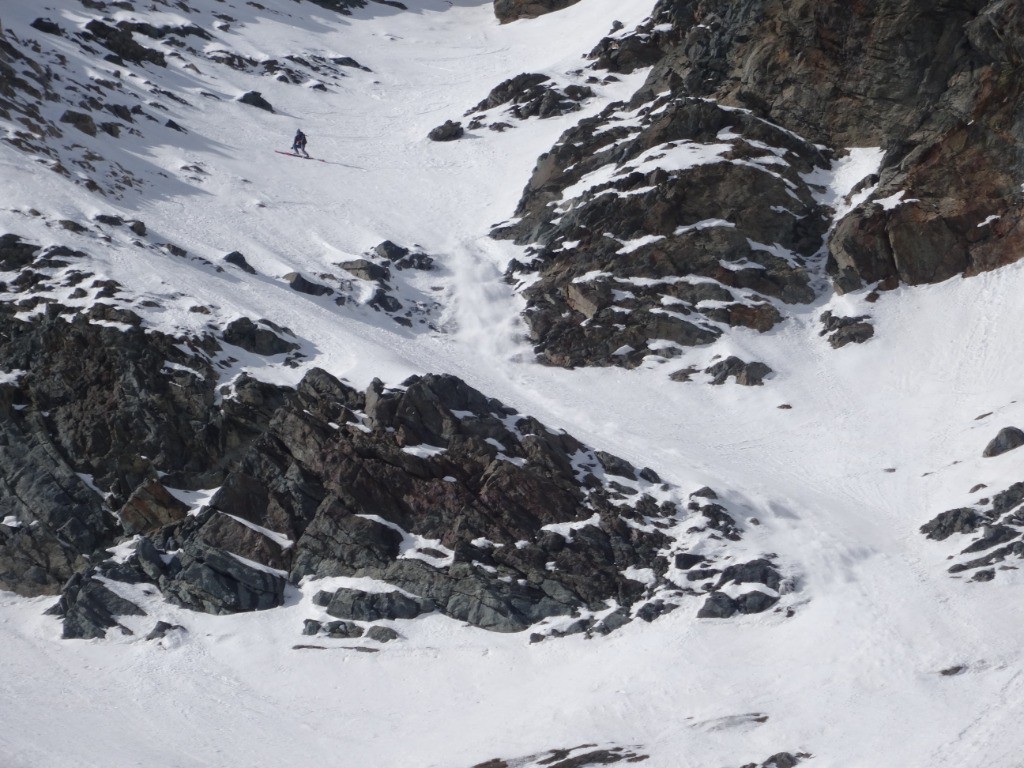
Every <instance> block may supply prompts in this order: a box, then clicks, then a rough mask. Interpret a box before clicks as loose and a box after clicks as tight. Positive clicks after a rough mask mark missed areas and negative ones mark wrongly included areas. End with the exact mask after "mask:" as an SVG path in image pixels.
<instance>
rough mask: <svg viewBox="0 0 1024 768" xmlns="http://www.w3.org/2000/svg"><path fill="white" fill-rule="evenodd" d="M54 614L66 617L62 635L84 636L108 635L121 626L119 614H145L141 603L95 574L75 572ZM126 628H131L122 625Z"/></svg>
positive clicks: (78, 637)
mask: <svg viewBox="0 0 1024 768" xmlns="http://www.w3.org/2000/svg"><path fill="white" fill-rule="evenodd" d="M51 612H52V613H55V614H57V615H60V616H62V617H63V618H64V625H63V632H62V635H61V636H62V637H64V638H65V639H83V640H88V639H91V638H102V637H106V634H107V630H108V629H110V628H112V627H117V626H120V624H119V623H118V621H117V619H116V618H115V617H116V616H145V615H146V613H145V611H143V610H142V609H141V608H139V606H137V605H135V603H132V602H130V601H128V600H125V599H124V598H122V597H119V596H118V595H116V594H115V593H114V592H112V591H111V590H110V589H108V588H107V587H106V586H104V585H103V583H102V582H100V581H98V580H97V579H95V578H93V577H92V575H83V574H80V573H79V574H75V576H74V577H72V579H71V580H70V581H69V582H68V584H67V585H66V586H65V588H64V592H63V594H62V595H61V599H60V601H59V602H58V603H57V605H56V606H54V608H52V609H51ZM122 630H123V631H125V632H127V631H128V630H126V629H124V628H123V627H122Z"/></svg>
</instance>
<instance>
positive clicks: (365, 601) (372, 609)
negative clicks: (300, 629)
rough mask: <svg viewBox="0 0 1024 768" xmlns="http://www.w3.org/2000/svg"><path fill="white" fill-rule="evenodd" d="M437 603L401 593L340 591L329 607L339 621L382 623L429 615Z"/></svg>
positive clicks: (331, 613) (328, 609) (330, 612)
mask: <svg viewBox="0 0 1024 768" xmlns="http://www.w3.org/2000/svg"><path fill="white" fill-rule="evenodd" d="M433 610H434V604H433V603H432V602H431V601H429V600H424V599H422V598H415V597H409V596H407V595H404V594H402V593H401V592H361V591H359V590H356V589H339V590H337V591H336V592H335V593H334V595H333V596H332V597H331V601H330V603H329V604H328V605H327V613H328V614H330V615H331V616H335V617H336V618H339V619H350V620H353V621H380V620H382V619H414V618H416V617H417V616H419V615H420V614H422V613H430V612H431V611H433Z"/></svg>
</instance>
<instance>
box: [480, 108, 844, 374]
mask: <svg viewBox="0 0 1024 768" xmlns="http://www.w3.org/2000/svg"><path fill="white" fill-rule="evenodd" d="M627 117H628V118H629V123H628V124H623V125H617V123H626V120H627ZM825 165H827V159H826V157H825V156H824V155H823V154H822V153H821V152H820V151H819V150H818V149H817V148H815V147H813V146H811V145H809V144H806V143H804V142H802V141H801V140H799V139H798V138H796V137H795V136H793V135H792V134H791V133H789V132H786V131H782V130H779V129H777V128H775V127H773V126H771V125H770V124H768V123H766V122H764V121H762V120H758V119H755V118H752V117H751V116H750V115H749V114H748V113H746V112H740V111H735V110H733V111H730V110H725V109H722V108H721V107H719V106H717V105H715V104H712V103H710V102H707V101H702V100H698V99H689V98H685V97H676V96H671V95H669V96H659V97H656V98H654V99H653V100H652V101H650V102H643V101H636V100H635V101H634V102H633V103H632V104H629V105H624V104H618V105H612V106H611V107H609V108H608V109H607V110H605V112H604V113H602V115H600V116H599V117H596V118H590V119H587V120H583V121H582V122H581V123H580V125H579V126H578V127H577V128H574V129H571V130H570V131H568V132H567V133H566V134H565V135H564V136H563V137H562V138H561V139H560V140H559V143H558V144H557V145H556V146H555V147H554V148H553V149H552V150H551V152H549V153H548V154H547V155H544V156H542V158H541V160H540V162H539V163H538V165H537V167H536V169H535V171H534V174H533V178H532V179H531V180H530V182H529V184H528V185H527V187H526V190H525V191H524V194H523V198H522V200H521V201H520V203H519V207H518V209H517V211H516V216H517V219H516V222H515V223H514V224H512V225H509V226H502V227H499V228H498V229H496V230H495V231H494V232H493V234H494V235H495V236H496V237H501V238H511V239H514V240H515V241H516V242H517V243H521V244H526V245H530V246H531V248H530V251H529V252H530V253H531V255H532V260H531V261H530V262H528V263H519V262H513V263H512V264H511V265H510V267H509V270H508V277H509V279H510V280H511V281H513V282H519V281H526V282H528V283H529V287H527V288H525V289H524V290H523V295H524V296H525V297H526V299H527V311H526V315H525V318H526V320H527V322H528V324H529V326H530V330H531V335H532V337H533V339H534V340H535V342H536V348H537V351H538V352H539V353H540V354H541V355H542V357H543V358H544V359H545V360H546V361H547V362H550V363H554V364H556V365H564V366H577V365H610V364H616V365H624V366H627V367H629V366H632V365H636V364H638V363H639V362H640V361H641V360H643V359H644V358H645V357H646V356H649V355H655V356H661V357H672V356H674V355H677V354H679V353H680V351H681V350H682V348H685V347H688V346H694V345H700V344H707V343H709V342H711V341H714V340H715V339H716V338H718V337H719V335H720V334H721V332H722V331H721V328H720V325H719V324H726V325H732V326H742V327H748V328H753V329H755V330H758V331H762V332H763V331H767V330H769V329H771V328H772V327H774V326H775V325H776V324H777V323H778V322H779V321H780V320H781V319H782V316H781V314H780V312H779V311H778V309H777V308H776V307H775V306H774V305H773V304H772V303H771V302H769V301H767V300H766V299H765V297H766V296H767V297H772V298H774V299H777V300H779V301H781V302H783V303H802V302H808V301H810V300H811V299H812V298H813V296H814V291H813V290H812V288H811V286H810V280H809V276H808V272H807V267H808V264H809V259H812V258H813V257H814V255H815V254H817V253H818V252H819V251H820V248H821V244H822V238H823V236H824V234H825V231H826V225H827V222H826V217H825V211H824V209H823V208H822V207H821V206H820V205H819V204H818V202H817V201H816V198H815V195H814V193H813V190H812V189H811V188H810V187H809V185H808V183H807V181H806V180H805V176H807V174H810V173H811V172H812V171H813V170H814V169H815V168H820V167H823V166H825ZM708 189H713V190H715V194H714V195H708V194H706V193H701V194H695V193H694V190H708ZM538 278H539V279H538ZM524 284H525V283H524Z"/></svg>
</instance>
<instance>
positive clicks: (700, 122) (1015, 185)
mask: <svg viewBox="0 0 1024 768" xmlns="http://www.w3.org/2000/svg"><path fill="white" fill-rule="evenodd" d="M922 19H927V23H922V21H921V20H922ZM1021 39H1024V13H1022V12H1021V11H1020V9H1019V8H1018V6H1017V5H1016V4H1013V3H1010V2H1005V0H972V1H971V2H969V3H966V4H964V3H949V2H943V3H939V4H938V5H937V6H936V5H935V4H934V3H927V2H924V0H883V1H882V2H878V3H869V4H854V5H846V6H842V7H839V6H836V7H834V8H833V7H829V8H822V7H820V4H815V3H813V2H811V0H800V2H796V3H789V2H781V0H767V2H741V3H733V4H729V5H728V6H723V5H722V4H721V3H715V2H709V1H708V0H682V1H677V0H672V1H670V0H663V1H662V2H660V3H659V4H658V5H657V6H656V8H655V10H654V13H653V14H652V16H651V18H650V19H649V20H647V21H646V22H644V23H643V24H641V25H640V26H639V27H638V28H637V29H635V30H624V29H622V28H621V25H619V26H617V27H616V28H613V30H612V31H611V33H610V34H609V35H608V36H607V37H606V38H605V39H604V40H602V41H601V42H600V43H599V44H598V45H597V46H596V47H595V48H594V50H593V51H592V52H591V55H590V58H591V59H592V61H593V63H592V65H591V67H592V68H593V69H596V70H607V71H610V72H616V73H617V72H631V71H634V70H635V69H637V68H639V67H643V66H651V65H653V68H652V70H651V73H650V75H649V77H648V78H647V81H646V83H645V84H644V86H643V88H641V90H640V91H639V92H638V93H637V94H636V95H635V96H634V98H633V99H632V100H631V102H630V103H629V104H628V105H616V106H613V107H611V108H609V109H608V110H606V111H605V113H603V114H602V115H601V116H599V117H597V118H592V119H590V120H585V121H583V122H582V123H581V124H580V126H579V127H578V128H576V129H573V130H571V131H569V132H567V133H566V134H565V135H564V136H563V137H562V138H561V139H560V140H559V142H558V144H556V146H555V147H554V148H553V149H552V150H551V151H550V152H549V153H547V154H546V155H544V156H542V158H541V159H540V162H539V163H538V165H537V167H536V169H535V172H534V174H533V178H532V179H531V180H530V183H529V184H528V186H527V188H526V190H525V191H524V194H523V197H522V200H521V202H520V205H519V207H518V209H517V211H516V218H515V219H514V220H513V223H512V224H510V225H506V226H501V227H499V228H498V229H497V230H496V231H495V233H494V234H495V235H496V236H498V237H509V238H512V239H514V240H515V241H516V242H518V243H521V244H524V245H528V246H530V249H529V250H528V252H527V255H528V257H529V258H528V259H523V260H520V261H514V262H512V264H511V265H510V267H509V279H510V280H511V281H512V282H513V283H516V284H519V285H521V286H522V292H523V294H524V296H525V297H526V300H527V310H526V313H525V319H526V321H527V323H528V325H529V327H530V330H531V336H532V339H533V341H534V342H535V344H536V349H537V351H538V353H539V354H540V355H541V358H542V359H543V360H545V361H546V362H550V363H553V364H557V365H563V366H577V365H609V364H615V365H623V366H627V367H629V366H634V365H637V364H639V363H640V362H641V361H642V360H644V359H645V358H646V357H650V356H655V357H656V356H674V355H678V354H681V351H680V348H684V347H687V346H693V345H701V344H707V343H709V342H711V341H713V340H714V339H716V338H717V337H718V336H719V335H720V333H721V332H722V329H723V327H724V326H745V327H752V328H756V329H757V330H760V331H764V330H766V329H768V328H771V327H772V326H773V325H775V324H777V323H778V322H780V321H781V320H782V319H783V318H784V316H785V305H786V304H787V303H795V302H801V303H805V302H808V301H810V297H811V296H812V295H813V292H814V291H813V289H812V288H811V284H812V283H811V281H809V280H808V279H807V272H808V271H810V272H811V273H812V274H814V273H817V272H818V271H820V269H821V260H820V254H821V253H822V250H821V249H822V238H823V237H824V236H825V235H826V230H827V223H826V219H827V218H828V217H829V216H830V215H831V211H830V210H828V206H834V205H838V204H842V203H843V201H828V200H827V199H826V198H824V197H823V196H822V195H821V194H820V192H821V190H820V189H818V188H816V187H815V182H814V178H815V177H814V175H813V174H811V171H813V170H814V169H819V170H826V169H828V168H829V167H830V165H831V163H832V162H833V159H834V157H835V156H838V155H839V154H840V153H841V152H842V151H843V149H844V148H846V147H850V146H855V147H863V146H881V147H884V148H885V150H886V152H885V155H884V159H883V161H882V167H881V168H880V170H879V173H878V174H877V175H875V176H874V177H872V178H871V179H870V180H869V181H868V183H869V184H870V186H867V187H863V188H862V189H861V191H862V192H863V194H862V196H861V199H863V202H861V203H860V204H859V205H857V206H856V207H854V208H853V209H852V210H851V211H850V212H849V213H847V214H846V215H845V216H844V217H843V218H842V219H841V220H840V221H838V222H837V223H836V224H835V226H834V227H833V228H832V229H831V231H829V232H828V240H827V244H826V249H825V253H826V254H827V263H826V264H825V267H826V270H827V273H828V274H829V275H830V276H831V278H832V281H833V284H834V286H835V288H836V289H837V290H838V291H839V292H846V291H850V290H854V289H856V288H859V287H861V286H865V285H876V286H879V287H881V288H892V287H894V286H895V285H897V284H898V283H899V282H901V281H902V282H905V283H911V284H917V283H925V282H937V281H941V280H944V279H946V278H948V277H951V276H953V275H957V274H966V275H970V274H974V273H976V272H979V271H982V270H986V269H992V268H995V267H998V266H1000V265H1003V264H1007V263H1010V262H1011V261H1014V260H1016V259H1017V258H1018V257H1019V254H1020V253H1024V247H1022V246H1024V224H1022V213H1021V210H1022V209H1021V206H1022V204H1024V193H1022V192H1021V189H1020V184H1019V180H1020V178H1021V177H1024V132H1022V131H1021V130H1020V119H1019V114H1018V111H1019V110H1018V109H1017V106H1016V105H1017V104H1019V103H1020V101H1021V96H1022V93H1021V88H1022V87H1024V86H1021V85H1020V84H1021V83H1022V82H1024V78H1022V77H1021V75H1022V74H1024V72H1022V67H1024V64H1022V57H1021V55H1020V51H1019V50H1018V49H1019V47H1020V45H1019V42H1017V41H1019V40H1021ZM829 148H833V149H832V150H830V149H829ZM833 153H834V154H833ZM818 178H819V179H824V178H825V176H824V175H821V174H819V176H818ZM695 190H700V192H699V193H695ZM851 204H852V203H851ZM729 272H731V273H732V274H729ZM872 333H873V329H872V328H871V326H870V324H869V323H864V322H860V321H859V320H858V321H857V322H853V323H850V324H848V325H842V326H838V327H836V328H834V329H831V330H830V331H829V341H830V343H832V344H833V346H835V347H841V346H844V345H846V344H849V343H861V342H863V341H865V340H867V339H868V338H870V337H871V335H872Z"/></svg>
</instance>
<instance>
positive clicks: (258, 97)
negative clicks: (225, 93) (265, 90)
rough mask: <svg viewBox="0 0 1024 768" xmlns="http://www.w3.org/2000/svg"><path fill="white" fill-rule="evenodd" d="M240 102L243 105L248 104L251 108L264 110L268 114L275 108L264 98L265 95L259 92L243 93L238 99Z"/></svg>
mask: <svg viewBox="0 0 1024 768" xmlns="http://www.w3.org/2000/svg"><path fill="white" fill-rule="evenodd" d="M238 100H239V101H240V102H241V103H242V104H248V105H249V106H250V107H257V108H258V109H262V110H264V111H266V112H273V111H274V107H273V106H272V105H271V104H270V102H269V101H267V100H266V99H264V98H263V94H262V93H260V92H259V91H248V92H246V93H243V94H242V95H241V96H239V97H238Z"/></svg>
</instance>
